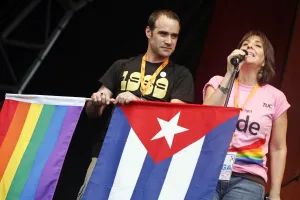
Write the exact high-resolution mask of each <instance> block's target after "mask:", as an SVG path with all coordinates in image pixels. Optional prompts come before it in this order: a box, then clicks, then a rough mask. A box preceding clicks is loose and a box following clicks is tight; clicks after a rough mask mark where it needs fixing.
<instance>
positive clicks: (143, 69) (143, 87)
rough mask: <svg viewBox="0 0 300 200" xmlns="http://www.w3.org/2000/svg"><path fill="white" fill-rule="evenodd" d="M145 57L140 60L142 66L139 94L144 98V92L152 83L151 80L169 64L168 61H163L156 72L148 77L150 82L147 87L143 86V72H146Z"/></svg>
mask: <svg viewBox="0 0 300 200" xmlns="http://www.w3.org/2000/svg"><path fill="white" fill-rule="evenodd" d="M146 56H147V54H145V55H144V56H143V58H142V64H141V89H142V90H141V92H142V95H143V96H144V94H145V93H146V91H147V90H148V88H149V87H150V84H151V83H152V82H153V80H154V79H155V78H156V76H157V75H158V74H159V72H160V71H161V70H163V69H164V68H165V67H166V66H167V64H168V63H169V59H167V60H165V62H163V63H162V64H161V65H160V66H159V67H158V68H157V69H156V71H155V72H154V73H153V74H152V76H151V77H150V80H149V81H148V83H147V85H145V71H146Z"/></svg>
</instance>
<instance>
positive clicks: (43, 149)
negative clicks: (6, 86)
mask: <svg viewBox="0 0 300 200" xmlns="http://www.w3.org/2000/svg"><path fill="white" fill-rule="evenodd" d="M84 104H85V98H77V97H57V96H42V95H15V94H7V95H6V98H5V101H4V104H3V107H2V110H1V112H0V155H1V159H0V199H1V200H5V199H14V200H23V199H52V197H53V195H54V192H55V188H56V185H57V182H58V178H59V175H60V172H61V169H62V165H63V162H64V159H65V155H66V152H67V150H68V147H69V144H70V141H71V138H72V136H73V133H74V130H75V127H76V125H77V122H78V119H79V117H80V114H81V112H82V108H83V106H84Z"/></svg>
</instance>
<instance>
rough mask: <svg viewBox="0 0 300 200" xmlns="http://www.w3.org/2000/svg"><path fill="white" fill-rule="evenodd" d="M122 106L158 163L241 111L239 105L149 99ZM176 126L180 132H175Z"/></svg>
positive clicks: (141, 139) (139, 136) (131, 124)
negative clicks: (234, 106)
mask: <svg viewBox="0 0 300 200" xmlns="http://www.w3.org/2000/svg"><path fill="white" fill-rule="evenodd" d="M121 109H122V111H123V112H124V114H125V116H126V118H127V120H128V122H129V124H130V126H131V127H132V129H133V130H134V131H135V133H136V135H137V136H138V138H139V139H140V141H141V142H142V143H143V145H144V146H145V148H146V149H147V151H148V152H149V154H150V156H151V157H152V159H153V161H154V162H155V163H157V162H160V161H162V160H165V159H167V158H169V157H171V156H173V155H174V154H176V153H177V152H179V151H181V150H182V149H184V148H185V147H187V146H189V145H191V144H193V143H194V142H196V141H198V140H199V139H201V138H202V137H203V136H205V135H206V134H207V133H209V132H210V131H211V130H212V129H214V128H215V127H217V126H218V125H220V124H221V123H223V122H225V121H227V120H229V119H231V118H232V117H234V116H236V115H238V114H239V112H240V109H237V108H228V107H212V106H204V105H194V104H179V103H162V102H149V101H147V102H144V101H139V102H132V103H130V104H128V105H125V106H121ZM176 117H177V118H178V123H177V121H176V120H177V118H176ZM172 120H173V121H172ZM174 120H175V121H174ZM171 121H172V122H171ZM174 124H177V126H178V127H181V128H178V127H176V126H175V125H174ZM168 129H169V130H168ZM174 130H175V132H176V131H177V132H179V133H176V134H172V132H174ZM158 133H159V134H158ZM163 135H169V136H168V137H162V136H163ZM170 135H171V136H170ZM172 135H173V136H174V137H173V139H172ZM166 138H169V141H168V140H167V139H166ZM171 140H172V141H171ZM170 141H171V142H170ZM168 142H169V143H168ZM170 144H171V145H170Z"/></svg>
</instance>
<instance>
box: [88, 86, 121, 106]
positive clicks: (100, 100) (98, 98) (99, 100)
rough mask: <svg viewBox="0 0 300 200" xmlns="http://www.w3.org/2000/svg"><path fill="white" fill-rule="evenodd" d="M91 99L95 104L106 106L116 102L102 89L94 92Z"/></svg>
mask: <svg viewBox="0 0 300 200" xmlns="http://www.w3.org/2000/svg"><path fill="white" fill-rule="evenodd" d="M91 99H92V103H93V104H94V105H98V106H105V105H108V104H110V103H114V102H115V100H114V99H112V98H110V97H109V96H107V95H105V94H104V93H103V92H102V91H101V90H100V91H98V92H95V93H93V94H92V96H91Z"/></svg>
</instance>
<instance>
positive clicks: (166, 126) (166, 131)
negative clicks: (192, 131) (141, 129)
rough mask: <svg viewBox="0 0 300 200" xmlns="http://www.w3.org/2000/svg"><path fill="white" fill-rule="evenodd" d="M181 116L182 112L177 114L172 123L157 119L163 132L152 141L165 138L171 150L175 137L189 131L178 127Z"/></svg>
mask: <svg viewBox="0 0 300 200" xmlns="http://www.w3.org/2000/svg"><path fill="white" fill-rule="evenodd" d="M179 116H180V112H179V113H177V114H176V115H175V116H174V117H173V118H172V119H171V120H170V121H165V120H163V119H160V118H157V120H158V122H159V125H160V127H161V130H160V131H159V132H158V133H157V134H156V135H155V136H154V137H153V138H152V139H151V140H155V139H158V138H162V137H165V139H166V141H167V143H168V145H169V147H170V148H171V146H172V143H173V139H174V135H175V134H178V133H181V132H184V131H187V130H189V129H186V128H184V127H181V126H178V125H177V124H178V120H179Z"/></svg>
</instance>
